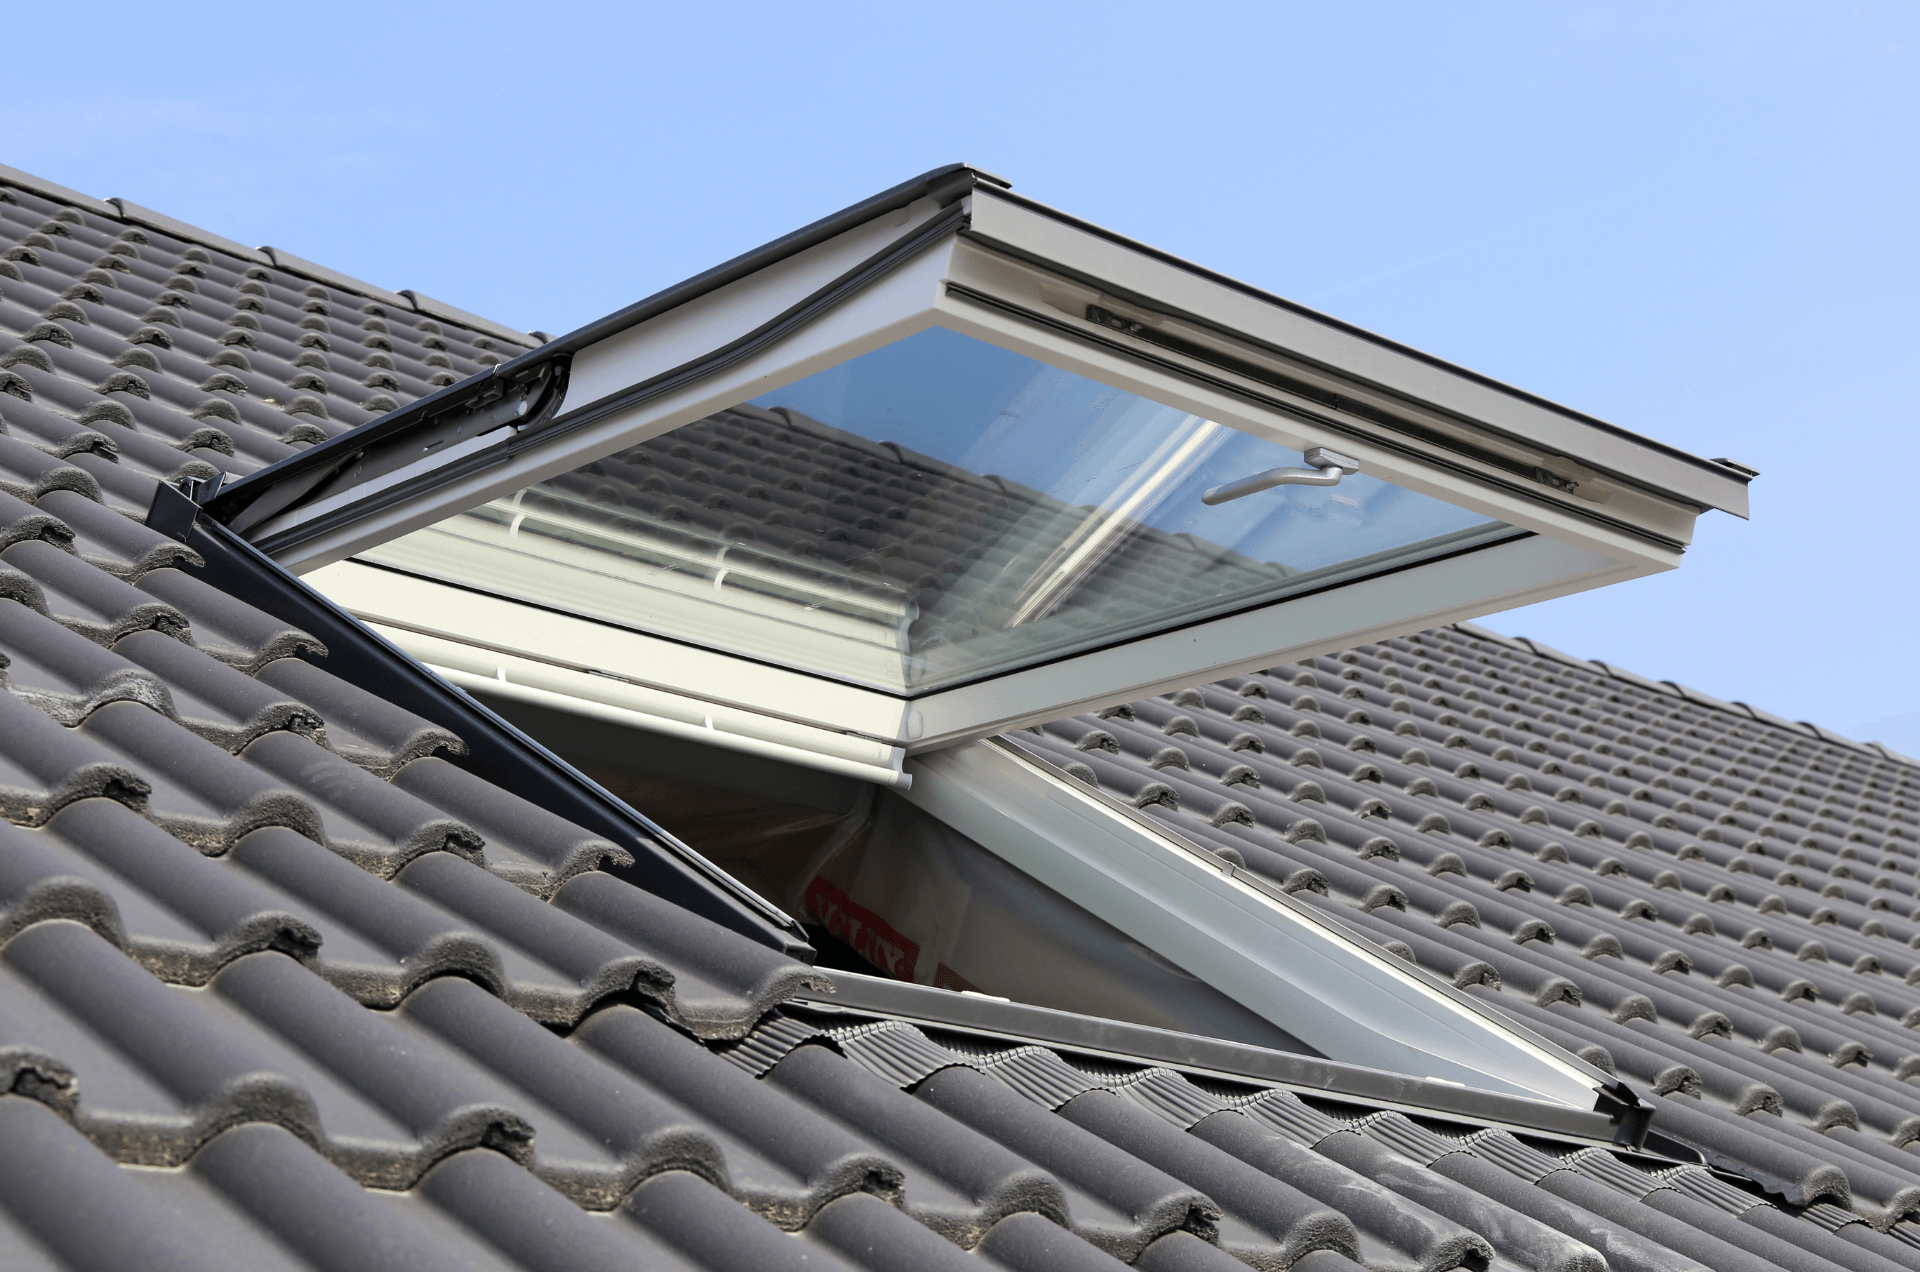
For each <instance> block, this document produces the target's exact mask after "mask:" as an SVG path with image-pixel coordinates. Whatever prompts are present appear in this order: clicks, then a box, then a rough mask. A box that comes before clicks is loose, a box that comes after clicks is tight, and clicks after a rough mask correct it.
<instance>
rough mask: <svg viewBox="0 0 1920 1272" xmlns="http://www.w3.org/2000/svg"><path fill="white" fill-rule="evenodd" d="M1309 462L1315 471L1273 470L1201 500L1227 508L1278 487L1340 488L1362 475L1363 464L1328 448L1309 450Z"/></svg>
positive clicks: (1228, 485)
mask: <svg viewBox="0 0 1920 1272" xmlns="http://www.w3.org/2000/svg"><path fill="white" fill-rule="evenodd" d="M1306 460H1307V462H1308V463H1309V464H1312V465H1313V467H1312V468H1269V469H1267V471H1266V472H1264V473H1255V474H1254V475H1253V476H1251V477H1242V478H1241V479H1240V480H1239V481H1233V482H1228V483H1227V484H1226V485H1224V486H1215V487H1214V488H1213V489H1212V490H1209V491H1208V492H1207V493H1206V494H1204V495H1201V496H1200V502H1201V503H1203V504H1223V503H1225V502H1227V500H1229V499H1239V498H1241V497H1242V496H1244V495H1251V494H1256V493H1258V492H1260V491H1262V490H1270V489H1272V488H1273V487H1275V486H1338V485H1339V484H1340V479H1341V478H1342V477H1345V476H1346V475H1347V474H1348V473H1357V472H1359V471H1360V461H1359V460H1357V459H1352V458H1349V457H1348V456H1346V455H1342V454H1340V453H1339V452H1337V451H1330V450H1328V449H1327V448H1326V447H1324V446H1315V447H1313V448H1312V449H1311V450H1309V451H1308V452H1307V454H1306Z"/></svg>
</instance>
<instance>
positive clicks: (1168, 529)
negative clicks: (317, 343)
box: [215, 168, 1748, 784]
mask: <svg viewBox="0 0 1920 1272" xmlns="http://www.w3.org/2000/svg"><path fill="white" fill-rule="evenodd" d="M1747 475H1748V474H1745V473H1744V472H1742V471H1739V470H1737V469H1735V468H1732V467H1729V466H1727V465H1723V464H1720V463H1717V462H1712V461H1706V460H1699V459H1695V458H1693V457H1692V456H1688V455H1684V454H1682V453H1681V452H1678V451H1675V450H1673V449H1672V448H1669V447H1665V446H1662V445H1660V444H1659V443H1656V442H1651V441H1649V440H1647V439H1645V438H1640V437H1635V436H1633V435H1632V434H1628V433H1625V432H1623V431H1622V430H1619V429H1616V428H1613V427H1612V426H1610V425H1606V424H1603V423H1601V422H1599V421H1596V420H1592V419H1589V418H1587V417H1584V416H1581V415H1578V414H1576V413H1574V412H1571V411H1567V410H1565V409H1563V408H1559V407H1555V406H1552V405H1551V404H1548V403H1544V402H1541V401H1539V400H1538V399H1535V398H1531V397H1528V396H1526V395H1524V394H1520V393H1517V392H1514V391H1513V390H1510V389H1507V388H1504V387H1503V386H1500V385H1497V384H1493V383H1491V382H1489V381H1487V380H1484V379H1482V378H1480V377H1477V376H1474V375H1472V374H1471V373H1469V372H1465V371H1462V370H1460V369H1458V368H1455V367H1451V366H1448V365H1446V364H1444V363H1440V362H1437V361H1435V360H1433V359H1430V358H1427V357H1425V356H1423V355H1420V354H1417V353H1414V352H1413V351H1411V350H1407V349H1404V348H1401V347H1399V346H1395V345H1392V344H1390V343H1388V342H1386V341H1383V340H1380V339H1378V338H1376V337H1373V336H1370V335H1368V334H1366V333H1364V332H1359V331H1356V330H1354V329H1352V328H1349V327H1346V326H1343V325H1342V324H1339V323H1337V322H1334V321H1332V320H1329V319H1327V318H1325V317H1323V316H1321V315H1318V314H1314V313H1311V312H1309V311H1305V310H1302V309H1300V308H1299V307H1297V306H1293V305H1290V304H1288V303H1286V302H1284V301H1281V300H1279V299H1277V298H1275V297H1272V296H1269V295H1266V294H1265V293H1261V292H1258V291H1255V290H1253V289H1251V288H1248V287H1245V286H1243V285H1241V284H1237V283H1234V282H1232V281H1230V280H1227V279H1224V278H1221V277H1219V276H1217V275H1213V274H1210V273H1208V272H1206V271H1204V270H1201V269H1198V268H1196V267H1194V266H1191V265H1189V264H1186V263H1185V262H1181V261H1178V260H1175V259H1173V258H1170V257H1167V256H1165V255H1164V254H1162V253H1158V252H1155V251H1153V250H1152V249H1151V248H1147V247H1145V246H1143V245H1141V244H1137V243H1133V242H1130V241H1128V240H1125V239H1122V238H1119V237H1118V236H1115V235H1113V234H1110V233H1108V232H1106V231H1104V230H1100V229H1098V228H1097V227H1094V226H1091V225H1088V224H1086V223H1084V222H1080V221H1076V220H1073V219H1072V218H1070V217H1066V216H1063V215H1061V214H1060V213H1057V212H1055V211H1053V210H1051V209H1048V208H1044V207H1042V206H1040V205H1037V204H1034V203H1031V202H1030V201H1027V200H1024V199H1021V198H1019V197H1018V196H1016V195H1014V194H1013V193H1012V192H1011V191H1010V190H1008V189H1007V188H1005V186H1004V183H1000V182H998V181H997V179H993V178H988V177H986V176H984V175H983V174H980V173H977V172H975V171H973V170H971V169H966V168H954V169H944V170H941V171H939V172H936V173H933V174H929V176H927V177H925V178H922V179H920V180H919V181H917V182H911V183H908V184H907V185H906V186H902V187H900V188H898V189H896V190H893V191H889V192H887V193H886V194H883V195H881V196H878V197H877V198H875V199H873V200H869V201H868V202H867V203H865V204H861V205H859V206H857V207H855V208H852V209H849V210H848V211H847V212H845V213H842V214H840V215H838V216H836V217H832V218H828V220H826V221H823V222H820V223H818V224H816V225H814V226H810V227H808V228H806V229H805V230H801V231H798V232H797V233H796V234H794V235H791V236H789V237H788V238H786V239H783V240H781V241H779V242H777V243H774V244H770V245H769V246H768V247H767V248H765V249H762V250H761V251H759V252H756V253H752V254H749V255H748V256H746V257H742V258H741V259H740V260H738V261H734V262H730V263H729V264H728V265H725V266H722V267H720V268H719V269H717V270H715V271H712V272H711V273H709V274H706V275H702V276H701V277H700V278H697V279H693V280H690V281H689V282H688V283H686V284H683V285H682V286H680V287H678V288H675V289H672V290H670V291H669V292H666V293H663V294H662V295H660V296H657V297H654V298H652V299H650V300H648V301H644V302H641V303H640V304H638V305H636V306H634V307H632V308H631V309H629V310H626V311H622V312H621V313H619V314H615V315H612V316H610V317H609V318H607V319H605V320H603V321H602V322H599V323H595V324H593V325H591V326H589V327H587V328H585V329H583V330H581V331H579V332H576V333H574V334H573V335H571V336H568V337H565V338H564V339H562V340H559V341H556V342H554V343H553V344H550V345H548V346H546V347H545V348H543V349H540V350H536V351H534V352H533V353H529V354H526V355H523V356H522V357H520V358H517V359H515V360H514V361H513V362H510V363H508V364H506V365H504V366H501V367H498V368H494V369H493V370H492V371H490V372H489V373H488V374H487V375H484V376H479V377H475V378H474V379H473V380H470V381H467V382H465V383H464V384H462V385H458V386H455V387H454V388H452V389H448V390H446V391H445V392H444V393H442V394H441V395H438V396H436V397H435V398H429V399H425V400H423V401H422V402H419V403H416V404H414V405H413V406H412V407H409V408H407V409H406V410H403V411H400V412H397V413H396V414H395V415H394V416H391V417H389V418H387V419H386V420H382V421H377V422H376V423H375V424H373V425H370V426H368V427H367V428H365V429H361V430H356V432H355V433H354V434H351V435H349V436H347V437H343V438H340V439H336V441H334V442H330V443H327V444H325V445H323V446H318V447H314V448H313V449H312V450H310V451H308V452H306V453H305V454H303V455H301V456H298V457H296V458H295V459H293V460H289V461H286V462H285V463H283V464H281V465H276V466H275V467H274V468H272V469H268V470H265V471H264V472H262V473H260V474H257V475H256V476H254V477H252V478H249V479H248V480H247V481H245V482H242V483H240V484H239V485H238V486H237V487H235V488H233V489H232V490H230V491H228V492H225V493H224V494H222V495H221V496H220V497H219V498H218V499H217V500H216V501H215V508H216V511H217V515H220V516H222V517H223V518H224V519H227V520H228V521H229V523H230V524H231V525H233V526H234V528H236V529H238V530H241V531H242V532H243V533H245V534H246V535H247V536H248V537H249V538H251V539H252V540H253V541H254V542H255V543H257V544H258V545H260V546H261V547H262V548H263V549H265V550H266V551H268V552H269V553H271V554H272V555H274V556H275V557H276V559H278V560H280V561H281V562H282V563H283V564H287V565H289V566H291V567H292V568H294V569H296V570H301V571H307V572H311V579H312V581H313V582H314V583H315V584H316V585H317V586H319V587H320V588H321V589H322V590H323V591H326V592H328V593H329V594H330V595H332V596H333V597H335V598H336V599H337V600H339V601H340V602H341V603H342V604H344V605H345V606H346V607H347V608H349V609H350V610H352V611H353V612H355V613H356V614H359V615H360V616H361V617H363V618H365V619H368V620H369V621H372V622H375V623H376V624H379V625H381V626H382V628H383V629H384V630H387V631H388V632H389V633H390V634H391V635H393V637H394V638H395V639H396V640H398V641H399V642H400V643H401V644H402V645H403V646H404V647H406V648H408V649H409V650H411V651H412V652H414V653H415V654H416V655H417V656H420V657H422V658H423V659H425V660H427V661H429V662H431V663H433V664H434V665H436V666H439V667H442V668H445V669H447V671H448V673H449V674H451V675H455V676H456V677H459V676H465V677H477V678H479V679H482V680H486V681H489V682H491V683H493V684H496V685H500V684H504V685H507V686H511V687H517V688H518V689H519V690H521V691H524V692H525V693H528V694H533V695H556V696H557V697H559V698H561V699H568V700H574V701H578V702H581V703H585V704H590V706H591V709H592V710H595V711H598V712H600V713H602V714H603V715H605V714H606V713H609V712H613V713H618V712H630V713H633V714H634V715H636V716H638V717H645V718H647V719H651V720H655V721H659V722H664V725H665V726H666V727H670V728H692V729H698V730H701V731H702V732H703V733H704V734H705V735H707V736H708V737H709V738H710V740H713V741H716V742H718V743H719V744H721V745H733V746H736V747H737V748H740V749H747V750H754V749H759V750H762V751H766V750H767V749H768V748H773V749H775V750H777V751H779V752H780V753H781V754H783V755H785V756H787V757H788V758H793V759H797V760H799V761H800V762H807V760H808V757H812V759H813V760H814V762H817V763H819V764H821V765H822V766H825V767H829V768H836V769H837V770H839V771H848V772H857V773H861V774H863V775H866V776H869V777H872V778H875V779H877V780H883V781H893V782H894V783H895V784H905V782H906V780H907V779H906V778H905V777H904V775H903V769H902V761H903V759H904V757H905V756H906V755H907V754H909V753H911V752H916V751H921V750H926V749H930V748H934V747H938V746H942V745H946V744H948V743H951V742H954V741H957V740H961V739H965V738H970V737H981V736H985V735H988V734H990V733H993V732H996V731H999V730H1001V729H1005V728H1008V727H1012V726H1018V725H1021V724H1025V723H1029V722H1032V721H1038V720H1044V719H1049V718H1055V717H1058V716H1060V715H1063V714H1067V713H1071V712H1073V711H1078V710H1084V709H1086V708H1088V707H1090V706H1100V705H1105V704H1107V703H1112V702H1119V701H1124V700H1127V699H1130V698H1137V697H1139V696H1141V695H1142V694H1145V693H1153V692H1157V691H1159V690H1162V689H1166V688H1170V687H1175V686H1178V685H1182V684H1187V683H1191V682H1193V681H1195V680H1200V679H1205V678H1208V677H1213V676H1218V675H1223V674H1230V673H1233V672H1236V671H1239V670H1244V669H1247V668H1250V667H1256V666H1262V665H1267V664H1269V663H1272V662H1275V661H1280V660H1282V659H1284V658H1289V657H1298V656H1301V655H1303V654H1306V653H1311V652H1315V651H1318V650H1324V649H1328V648H1336V647H1340V646H1342V645H1346V644H1351V643H1353V642H1356V641H1361V640H1368V639H1377V638H1379V637H1381V636H1384V635H1387V634H1391V633H1396V632H1402V631H1408V630H1415V629H1419V628H1424V627H1428V626H1432V625H1433V624H1435V623H1440V622H1446V621H1453V620H1458V619H1463V618H1471V617H1474V616H1477V615H1481V614H1485V613H1489V612H1492V611H1495V610H1499V609H1504V608H1509V607H1511V606H1514V605H1519V604H1524V603H1527V602H1530V601H1535V600H1540V599H1543V598H1546V597H1549V596H1554V595H1559V594H1562V593H1565V592H1570V591H1577V590H1580V589H1583V588H1588V587H1593V586H1597V585H1600V584H1603V583H1607V582H1612V581H1616V580H1619V579H1625V578H1631V577H1635V576H1637V575H1642V574H1646V573H1650V572H1653V571H1657V570H1663V569H1670V568H1672V567H1673V566H1674V565H1676V564H1678V561H1679V556H1680V552H1681V550H1682V549H1683V548H1684V546H1685V544H1686V542H1687V540H1688V539H1689V537H1690V536H1691V529H1692V522H1693V519H1694V518H1695V517H1696V516H1697V515H1698V514H1699V513H1701V512H1702V511H1705V510H1707V509H1708V508H1715V507H1718V508H1725V509H1728V510H1730V511H1734V512H1736V513H1744V508H1745V503H1744V500H1745V481H1746V477H1747Z"/></svg>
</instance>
